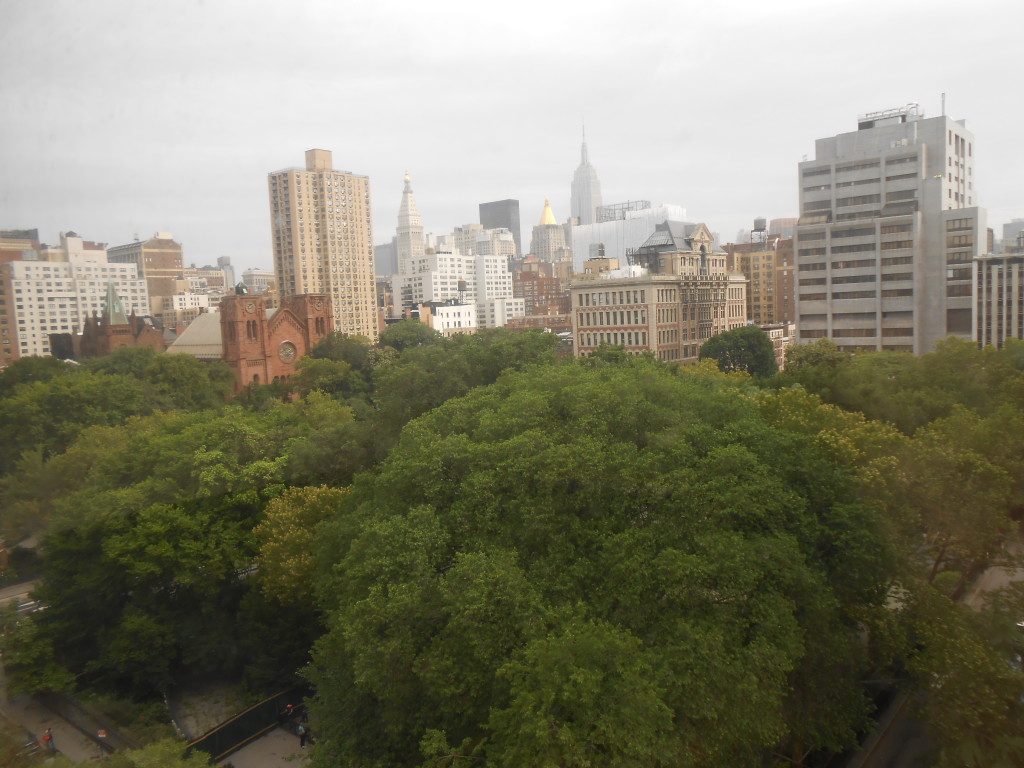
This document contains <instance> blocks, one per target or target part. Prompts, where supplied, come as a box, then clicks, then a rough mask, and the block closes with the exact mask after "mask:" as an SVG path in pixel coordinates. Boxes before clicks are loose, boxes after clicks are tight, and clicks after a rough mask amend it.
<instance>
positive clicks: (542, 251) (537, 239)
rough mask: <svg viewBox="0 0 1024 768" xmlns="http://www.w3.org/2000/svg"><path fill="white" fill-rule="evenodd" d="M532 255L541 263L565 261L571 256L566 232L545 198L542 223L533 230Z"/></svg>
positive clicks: (549, 202)
mask: <svg viewBox="0 0 1024 768" xmlns="http://www.w3.org/2000/svg"><path fill="white" fill-rule="evenodd" d="M530 253H532V254H533V255H534V256H536V257H537V258H538V259H540V260H541V261H564V260H565V258H566V256H568V254H569V250H568V248H567V247H566V244H565V230H564V229H563V228H562V225H561V224H559V223H558V221H557V220H556V219H555V214H554V213H553V212H552V210H551V201H550V200H548V199H547V198H544V211H543V213H541V217H540V223H539V224H537V226H535V227H534V228H533V237H532V238H531V240H530Z"/></svg>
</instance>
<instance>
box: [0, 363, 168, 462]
mask: <svg viewBox="0 0 1024 768" xmlns="http://www.w3.org/2000/svg"><path fill="white" fill-rule="evenodd" d="M151 410H152V404H151V402H150V399H149V397H148V394H147V392H146V388H145V386H144V385H143V384H142V383H141V382H139V381H138V380H136V379H133V378H131V377H128V376H121V375H117V376H97V375H95V374H92V373H89V372H88V371H85V370H77V371H75V372H73V373H68V374H64V375H61V376H57V377H54V378H51V379H49V380H48V381H33V382H30V383H26V384H23V385H21V386H19V387H18V388H17V389H16V390H15V391H14V392H13V393H12V394H11V395H9V396H8V397H5V398H3V399H0V473H2V474H6V473H7V472H9V471H10V470H11V469H12V468H13V466H14V463H15V462H16V461H17V460H18V457H19V456H21V454H22V453H23V452H25V451H28V450H32V449H40V450H42V451H43V454H44V455H46V456H52V455H54V454H56V453H59V452H60V451H63V450H64V449H66V448H67V447H68V446H69V445H71V443H72V442H73V441H74V439H75V438H76V437H78V435H79V433H80V432H81V431H82V430H83V429H85V428H86V427H89V426H92V425H96V424H102V425H114V424H121V423H123V422H124V421H125V420H126V419H128V418H130V417H131V416H137V415H141V414H146V413H149V412H151Z"/></svg>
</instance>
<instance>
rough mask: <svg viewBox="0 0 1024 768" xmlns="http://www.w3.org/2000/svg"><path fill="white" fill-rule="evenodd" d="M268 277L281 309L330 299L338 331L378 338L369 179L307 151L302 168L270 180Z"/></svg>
mask: <svg viewBox="0 0 1024 768" xmlns="http://www.w3.org/2000/svg"><path fill="white" fill-rule="evenodd" d="M268 186H269V192H270V218H271V232H272V239H273V247H274V270H275V272H276V273H277V288H278V292H279V295H280V297H281V300H282V302H284V301H285V300H287V299H290V298H292V297H294V296H301V295H311V294H323V295H326V296H329V297H330V299H331V304H332V308H333V313H334V323H335V327H336V329H337V330H339V331H342V332H343V333H347V334H360V335H362V336H366V337H367V338H370V339H376V338H377V310H376V298H375V293H374V267H373V223H372V220H371V215H370V210H371V209H370V180H369V179H368V178H367V177H366V176H358V175H356V174H354V173H350V172H348V171H336V170H334V169H333V167H332V158H331V153H330V152H329V151H327V150H324V149H311V150H308V151H307V152H306V167H305V168H288V169H285V170H282V171H275V172H273V173H271V174H269V177H268Z"/></svg>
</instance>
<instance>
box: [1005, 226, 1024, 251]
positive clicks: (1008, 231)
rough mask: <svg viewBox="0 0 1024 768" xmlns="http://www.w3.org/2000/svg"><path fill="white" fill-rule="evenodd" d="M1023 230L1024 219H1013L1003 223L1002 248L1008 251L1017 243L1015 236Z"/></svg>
mask: <svg viewBox="0 0 1024 768" xmlns="http://www.w3.org/2000/svg"><path fill="white" fill-rule="evenodd" d="M1022 232H1024V219H1014V220H1013V221H1010V222H1008V223H1006V224H1003V250H1004V251H1008V250H1010V249H1011V248H1013V247H1014V246H1016V244H1017V237H1018V236H1019V235H1020V234H1021V233H1022Z"/></svg>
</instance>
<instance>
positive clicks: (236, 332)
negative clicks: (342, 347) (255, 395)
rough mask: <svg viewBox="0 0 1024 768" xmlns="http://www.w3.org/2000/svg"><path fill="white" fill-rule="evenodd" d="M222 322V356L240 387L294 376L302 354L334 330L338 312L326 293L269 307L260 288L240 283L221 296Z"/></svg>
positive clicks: (305, 295)
mask: <svg viewBox="0 0 1024 768" xmlns="http://www.w3.org/2000/svg"><path fill="white" fill-rule="evenodd" d="M220 327H221V345H222V347H223V355H224V357H223V359H224V362H225V363H227V364H228V365H229V366H231V368H232V370H234V372H235V374H236V375H237V376H238V382H237V383H236V385H235V389H236V391H238V390H241V389H244V388H245V387H246V386H248V385H249V384H269V383H271V382H274V381H280V380H284V379H287V378H289V377H290V376H291V375H292V374H293V373H295V363H296V362H298V360H299V358H301V357H303V356H304V355H306V354H308V353H309V351H310V350H311V349H312V348H313V347H314V346H315V345H316V343H317V342H318V341H320V339H322V338H323V337H324V336H326V335H327V334H329V333H330V332H331V331H332V330H334V314H333V311H332V306H331V299H330V297H329V296H328V295H326V294H322V293H313V294H308V293H307V294H302V295H300V296H292V297H291V298H288V299H285V300H284V301H283V303H282V305H281V307H279V308H278V309H269V310H268V309H267V306H266V302H265V300H264V297H263V296H262V295H261V294H252V293H247V292H245V291H244V288H237V289H236V290H235V293H234V295H230V296H225V297H224V298H223V299H221V302H220Z"/></svg>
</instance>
